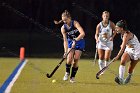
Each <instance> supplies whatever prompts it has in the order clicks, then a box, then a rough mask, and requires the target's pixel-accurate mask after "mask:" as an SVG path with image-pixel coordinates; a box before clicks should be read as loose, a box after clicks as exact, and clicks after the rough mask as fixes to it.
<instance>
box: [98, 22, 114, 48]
mask: <svg viewBox="0 0 140 93" xmlns="http://www.w3.org/2000/svg"><path fill="white" fill-rule="evenodd" d="M99 25H100V30H99V31H100V32H99V37H98V39H99V42H98V44H97V48H98V49H103V50H113V41H110V40H109V39H110V37H111V36H112V28H111V26H110V21H109V23H108V25H107V26H106V27H104V26H103V23H102V22H100V23H99Z"/></svg>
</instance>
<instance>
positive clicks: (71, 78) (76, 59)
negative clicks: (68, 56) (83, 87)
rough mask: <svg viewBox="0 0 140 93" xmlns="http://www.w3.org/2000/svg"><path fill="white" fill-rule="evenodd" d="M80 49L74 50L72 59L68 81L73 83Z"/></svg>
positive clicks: (80, 52)
mask: <svg viewBox="0 0 140 93" xmlns="http://www.w3.org/2000/svg"><path fill="white" fill-rule="evenodd" d="M81 54H82V51H81V50H75V53H74V60H73V66H72V72H71V76H70V82H71V83H74V82H75V75H76V73H77V71H78V61H79V59H80V57H81Z"/></svg>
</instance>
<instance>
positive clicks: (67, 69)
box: [66, 64, 71, 73]
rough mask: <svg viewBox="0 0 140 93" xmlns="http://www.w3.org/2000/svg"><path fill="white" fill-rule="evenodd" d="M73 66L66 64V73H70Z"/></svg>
mask: <svg viewBox="0 0 140 93" xmlns="http://www.w3.org/2000/svg"><path fill="white" fill-rule="evenodd" d="M70 68H71V64H66V72H67V73H70Z"/></svg>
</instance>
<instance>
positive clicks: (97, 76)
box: [96, 59, 115, 79]
mask: <svg viewBox="0 0 140 93" xmlns="http://www.w3.org/2000/svg"><path fill="white" fill-rule="evenodd" d="M114 61H115V59H112V60H111V61H110V63H109V64H108V65H107V66H105V67H104V68H102V69H101V70H100V71H99V72H97V74H96V79H99V76H100V75H101V73H102V72H104V71H105V70H106V69H107V68H108V67H109V65H110V64H111V63H113V62H114Z"/></svg>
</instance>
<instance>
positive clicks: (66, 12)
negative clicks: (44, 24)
mask: <svg viewBox="0 0 140 93" xmlns="http://www.w3.org/2000/svg"><path fill="white" fill-rule="evenodd" d="M62 16H66V17H68V18H71V15H70V13H69V12H68V10H65V11H64V12H63V13H62ZM54 23H55V24H56V25H57V24H61V23H63V20H59V21H56V20H54Z"/></svg>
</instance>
